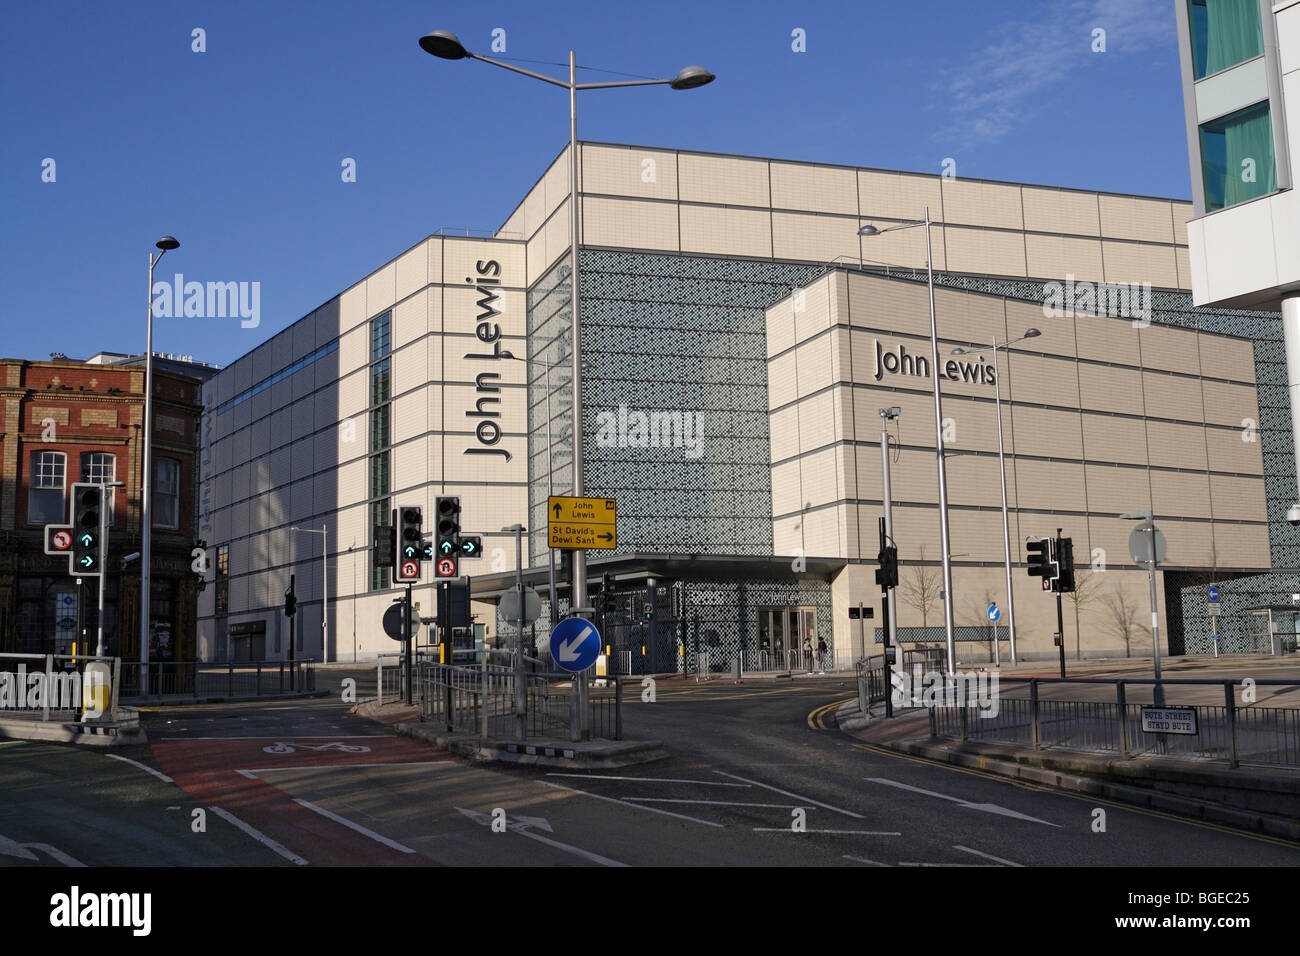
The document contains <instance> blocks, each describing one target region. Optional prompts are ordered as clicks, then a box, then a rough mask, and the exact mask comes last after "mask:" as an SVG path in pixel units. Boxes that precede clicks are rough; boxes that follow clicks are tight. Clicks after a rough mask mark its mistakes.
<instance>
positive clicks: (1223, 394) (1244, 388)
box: [1201, 381, 1259, 429]
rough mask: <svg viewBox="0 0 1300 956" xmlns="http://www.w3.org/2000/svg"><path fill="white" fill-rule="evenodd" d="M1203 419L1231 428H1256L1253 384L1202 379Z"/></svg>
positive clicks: (1256, 404) (1255, 401) (1257, 406)
mask: <svg viewBox="0 0 1300 956" xmlns="http://www.w3.org/2000/svg"><path fill="white" fill-rule="evenodd" d="M1201 388H1202V390H1203V392H1204V394H1205V420H1206V421H1207V422H1210V423H1211V424H1214V425H1227V426H1229V427H1232V428H1241V429H1248V428H1256V429H1257V428H1258V427H1259V402H1258V395H1259V393H1258V392H1256V390H1255V389H1254V387H1253V386H1250V385H1232V384H1228V383H1225V382H1211V381H1203V382H1202V383H1201Z"/></svg>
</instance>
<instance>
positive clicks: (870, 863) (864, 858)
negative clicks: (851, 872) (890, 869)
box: [844, 853, 889, 866]
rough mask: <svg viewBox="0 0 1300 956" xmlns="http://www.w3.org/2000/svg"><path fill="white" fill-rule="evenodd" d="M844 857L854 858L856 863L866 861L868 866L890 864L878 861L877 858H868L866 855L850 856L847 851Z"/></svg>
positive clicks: (847, 858)
mask: <svg viewBox="0 0 1300 956" xmlns="http://www.w3.org/2000/svg"><path fill="white" fill-rule="evenodd" d="M844 859H846V860H852V861H853V862H854V863H865V864H867V866H889V864H888V863H877V862H876V861H875V860H868V859H867V858H866V857H865V856H850V855H849V854H847V853H845V854H844Z"/></svg>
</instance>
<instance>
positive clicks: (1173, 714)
mask: <svg viewBox="0 0 1300 956" xmlns="http://www.w3.org/2000/svg"><path fill="white" fill-rule="evenodd" d="M1142 732H1143V733H1146V734H1195V733H1196V732H1197V730H1196V708H1195V707H1143V708H1142Z"/></svg>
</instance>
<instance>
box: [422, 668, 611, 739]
mask: <svg viewBox="0 0 1300 956" xmlns="http://www.w3.org/2000/svg"><path fill="white" fill-rule="evenodd" d="M493 657H494V658H496V659H509V657H510V655H509V654H501V653H500V652H493ZM526 663H528V664H529V665H530V666H532V667H537V666H539V665H540V664H541V663H542V662H541V661H536V660H533V659H531V658H527V659H526ZM515 674H516V671H515V668H514V666H513V665H511V664H501V663H487V664H472V665H465V666H461V665H454V666H449V665H446V664H437V663H422V664H420V665H419V667H418V668H417V669H416V676H415V687H414V690H415V693H416V695H417V696H418V702H419V707H420V719H421V720H426V721H430V722H432V723H434V724H436V725H439V726H440V727H442V728H444V729H445V730H447V731H448V732H451V733H461V734H474V735H477V736H479V737H480V738H482V739H485V740H486V739H511V738H513V739H518V738H519V736H520V730H521V728H522V731H523V737H524V738H528V737H565V738H567V737H568V736H569V733H570V711H569V706H570V698H571V696H572V694H573V693H574V681H573V679H572V677H571V676H570V675H568V674H556V673H549V672H545V671H540V670H534V671H532V672H531V673H525V675H524V680H525V685H524V693H523V714H522V717H523V719H522V721H521V720H519V717H520V712H519V710H518V707H517V704H516V698H515V686H516V685H515V681H516V677H515ZM596 681H597V684H599V682H600V681H604V682H605V686H603V687H602V686H592V687H590V688H589V689H588V700H587V708H588V721H589V727H590V733H591V736H592V737H593V738H598V739H605V740H622V739H623V678H622V677H621V676H619V675H614V676H610V677H605V678H597V679H596Z"/></svg>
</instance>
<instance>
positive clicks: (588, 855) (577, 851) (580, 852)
mask: <svg viewBox="0 0 1300 956" xmlns="http://www.w3.org/2000/svg"><path fill="white" fill-rule="evenodd" d="M511 832H512V833H518V834H519V835H520V836H525V837H528V839H530V840H536V841H537V842H538V843H545V844H546V845H547V846H553V847H555V849H557V850H563V851H564V852H565V853H572V854H574V855H575V856H580V857H582V858H583V859H586V860H590V861H591V862H592V863H599V864H600V865H601V866H627V864H626V863H620V862H618V860H611V859H610V858H609V857H607V856H601V855H600V854H599V853H592V852H591V851H590V850H584V849H582V848H581V847H576V846H569V844H567V843H561V842H560V841H559V840H552V839H551V838H550V837H544V836H542V835H541V834H540V833H534V832H533V831H532V830H523V829H520V830H512V831H511Z"/></svg>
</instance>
